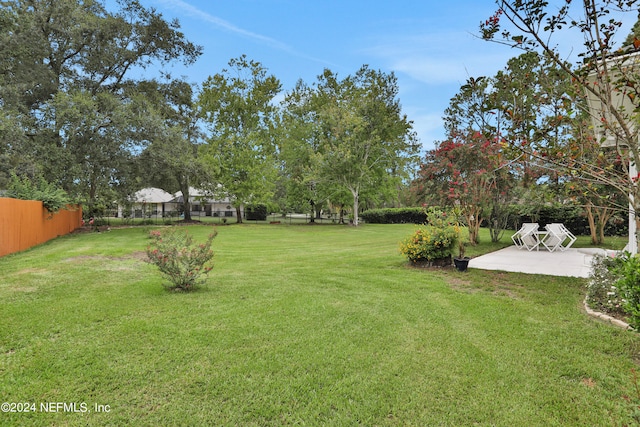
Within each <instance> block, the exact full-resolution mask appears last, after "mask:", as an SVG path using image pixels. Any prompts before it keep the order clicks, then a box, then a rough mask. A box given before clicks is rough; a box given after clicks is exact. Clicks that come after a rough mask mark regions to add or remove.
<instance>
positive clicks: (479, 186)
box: [414, 131, 513, 244]
mask: <svg viewBox="0 0 640 427" xmlns="http://www.w3.org/2000/svg"><path fill="white" fill-rule="evenodd" d="M504 148H505V144H504V143H503V142H502V141H501V140H500V138H498V137H493V138H491V137H486V136H484V135H483V134H482V133H480V132H478V131H470V132H467V133H458V134H455V135H453V136H452V137H451V138H450V139H448V140H446V141H443V142H441V143H439V144H438V145H437V146H436V148H435V149H433V150H430V151H428V152H427V154H426V156H425V159H424V162H423V163H422V165H421V167H420V172H419V177H418V178H417V179H416V181H415V182H414V189H415V191H416V193H417V195H418V196H419V197H421V198H422V199H423V200H424V201H425V202H430V203H435V204H440V205H445V206H446V205H458V206H459V207H460V209H461V212H462V215H463V216H464V218H465V221H466V224H467V226H468V228H469V240H470V242H471V243H472V244H475V243H478V241H479V239H478V232H479V229H480V225H481V224H482V222H483V220H485V219H487V218H488V217H489V215H490V214H491V211H492V208H493V206H494V204H496V203H506V198H507V195H508V190H509V188H510V186H511V183H512V182H513V180H512V179H511V177H510V171H509V167H508V166H509V163H508V161H507V159H505V157H504V156H503V154H502V151H503V149H504Z"/></svg>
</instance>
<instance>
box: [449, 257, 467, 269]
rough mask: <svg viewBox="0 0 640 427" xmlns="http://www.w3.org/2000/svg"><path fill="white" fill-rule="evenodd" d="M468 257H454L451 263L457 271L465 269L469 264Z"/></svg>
mask: <svg viewBox="0 0 640 427" xmlns="http://www.w3.org/2000/svg"><path fill="white" fill-rule="evenodd" d="M470 259H471V258H468V257H464V258H454V259H453V264H454V265H455V266H456V268H457V269H458V271H466V270H467V267H468V266H469V260H470Z"/></svg>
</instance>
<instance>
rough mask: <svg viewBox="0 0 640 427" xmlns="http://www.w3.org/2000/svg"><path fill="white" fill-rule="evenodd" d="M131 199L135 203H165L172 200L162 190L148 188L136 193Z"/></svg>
mask: <svg viewBox="0 0 640 427" xmlns="http://www.w3.org/2000/svg"><path fill="white" fill-rule="evenodd" d="M133 198H134V202H137V203H167V202H170V201H171V200H173V195H172V194H170V193H167V192H166V191H164V190H163V189H162V188H155V187H148V188H143V189H142V190H139V191H137V192H136V193H135V194H134V195H133Z"/></svg>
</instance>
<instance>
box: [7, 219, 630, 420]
mask: <svg viewBox="0 0 640 427" xmlns="http://www.w3.org/2000/svg"><path fill="white" fill-rule="evenodd" d="M413 229H414V227H413V226H410V225H407V226H404V225H364V226H362V227H359V228H353V227H345V226H330V225H327V226H287V225H273V226H269V225H244V226H237V225H232V226H221V227H219V228H218V232H219V234H218V237H217V238H216V240H215V241H214V250H215V252H216V256H215V260H216V261H215V263H216V265H215V268H214V270H213V272H212V274H211V275H210V276H209V279H208V284H207V286H205V287H203V288H201V289H200V290H198V291H196V292H193V293H169V292H167V291H165V289H164V288H163V287H162V286H161V280H162V279H161V277H160V275H159V273H158V272H157V270H156V269H155V267H154V266H152V265H150V264H147V263H145V262H144V261H143V256H142V253H143V251H144V248H145V247H146V245H147V244H148V243H149V241H150V240H149V239H148V238H147V235H148V231H149V228H141V227H138V228H128V229H114V230H112V231H110V232H104V233H87V234H77V235H73V236H67V237H63V238H59V239H56V240H54V241H52V242H49V243H47V244H45V245H42V246H39V247H37V248H34V249H32V250H29V251H26V252H23V253H20V254H15V255H10V256H7V257H4V258H0V301H2V303H1V304H2V310H1V311H0V402H15V403H16V404H17V405H14V408H13V409H18V408H19V407H18V404H21V403H23V402H31V403H34V404H35V408H33V407H30V408H28V409H30V410H31V409H35V410H36V411H35V412H29V413H0V425H16V426H18V425H19V426H23V425H36V426H37V425H43V426H45V425H47V426H48V425H56V426H81V425H82V426H85V425H91V426H93V425H95V426H103V425H114V426H123V425H136V426H174V425H175V426H184V425H194V426H198V425H238V426H240V425H241V426H264V425H274V426H276V425H278V426H279V425H285V424H303V425H339V426H343V425H355V424H361V425H367V426H371V425H381V426H385V425H392V426H407V425H413V426H427V425H438V426H469V425H479V426H524V425H526V426H554V425H555V426H622V425H627V424H634V422H635V421H634V420H633V419H632V415H633V410H634V405H635V407H637V405H638V404H640V396H638V394H637V392H635V387H634V381H633V372H634V369H635V368H636V366H637V365H636V361H637V359H638V356H639V354H640V339H639V338H638V335H637V334H635V333H632V332H626V331H622V330H620V329H617V328H615V327H612V326H609V325H607V324H604V323H601V322H599V321H597V320H594V319H592V318H590V317H588V316H586V315H585V314H584V312H583V310H582V308H581V304H582V300H583V298H584V285H585V281H584V280H583V279H574V278H559V277H548V276H535V275H525V274H514V273H501V272H489V271H481V270H469V271H468V272H466V273H459V272H457V271H455V270H453V269H443V270H426V269H425V270H421V269H414V268H410V267H408V266H407V263H406V261H405V259H404V258H403V257H402V256H401V255H400V253H399V251H398V246H399V245H398V243H399V241H400V240H402V239H403V238H405V237H406V236H408V235H409V234H410V233H411V231H412V230H413ZM191 230H192V232H193V233H194V234H195V235H197V236H201V237H202V238H204V236H205V235H206V234H207V233H208V232H210V231H211V227H206V226H195V227H191ZM483 237H484V239H485V240H488V237H487V236H486V235H483ZM507 239H508V236H506V237H505V239H504V241H505V242H507ZM486 248H489V246H488V245H487V246H486ZM491 248H492V249H493V248H494V247H491ZM481 250H483V249H482V247H480V248H472V249H470V250H469V251H468V252H469V255H474V251H475V253H478V252H479V251H481ZM63 403H66V404H67V408H66V410H70V409H74V408H73V406H72V405H70V404H71V403H75V409H76V412H68V411H67V412H65V407H64V405H63ZM85 405H86V406H85ZM95 405H101V406H98V408H97V409H100V410H101V411H96V406H95ZM43 406H44V407H43ZM51 408H53V409H56V410H58V411H59V412H57V413H52V412H49V413H47V412H45V411H44V409H50V410H51ZM85 409H86V411H84V410H85Z"/></svg>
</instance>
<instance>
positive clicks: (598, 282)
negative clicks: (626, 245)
mask: <svg viewBox="0 0 640 427" xmlns="http://www.w3.org/2000/svg"><path fill="white" fill-rule="evenodd" d="M619 263H620V260H618V259H616V258H612V257H608V256H603V255H596V256H595V257H594V259H593V264H592V265H593V268H592V270H591V275H590V276H589V281H588V282H587V304H588V305H589V307H591V308H592V309H593V310H597V311H601V312H603V313H608V314H611V315H614V316H615V315H624V314H625V311H624V304H625V300H624V299H623V295H622V292H621V291H620V288H619V285H618V281H619V280H620V276H619V274H617V273H615V269H616V266H617V264H619Z"/></svg>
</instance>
